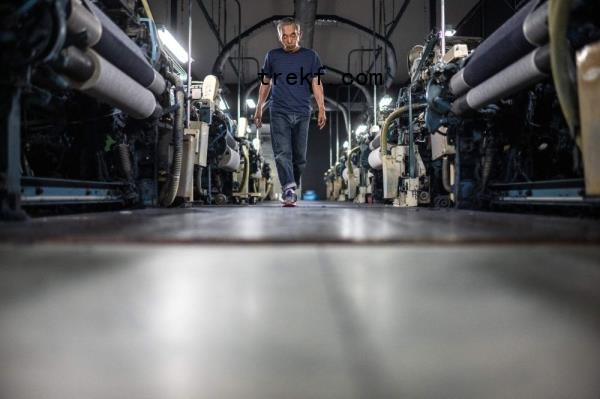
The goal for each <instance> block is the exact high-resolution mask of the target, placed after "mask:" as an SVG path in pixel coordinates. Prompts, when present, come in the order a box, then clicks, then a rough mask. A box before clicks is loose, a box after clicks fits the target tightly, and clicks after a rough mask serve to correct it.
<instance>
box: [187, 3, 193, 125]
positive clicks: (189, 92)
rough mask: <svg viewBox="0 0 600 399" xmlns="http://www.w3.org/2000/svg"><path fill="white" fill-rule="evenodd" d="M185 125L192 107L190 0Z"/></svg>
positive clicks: (188, 120)
mask: <svg viewBox="0 0 600 399" xmlns="http://www.w3.org/2000/svg"><path fill="white" fill-rule="evenodd" d="M186 98H187V101H186V112H187V114H186V119H185V127H187V128H189V127H190V116H191V108H192V0H188V65H187V95H186Z"/></svg>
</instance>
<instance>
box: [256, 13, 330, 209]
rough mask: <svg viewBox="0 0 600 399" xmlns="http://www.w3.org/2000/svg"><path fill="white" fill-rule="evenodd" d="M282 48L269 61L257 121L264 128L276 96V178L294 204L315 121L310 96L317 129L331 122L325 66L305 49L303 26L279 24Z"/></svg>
mask: <svg viewBox="0 0 600 399" xmlns="http://www.w3.org/2000/svg"><path fill="white" fill-rule="evenodd" d="M277 33H278V34H279V42H280V43H281V46H282V48H277V49H273V50H271V51H269V52H268V53H267V56H266V57H265V64H264V66H263V69H262V73H259V76H260V78H261V85H260V89H259V91H258V101H257V105H256V113H255V114H254V123H255V124H256V127H261V125H262V109H263V106H264V104H265V101H266V99H267V96H268V95H269V92H270V91H272V93H271V109H270V110H271V143H272V144H273V152H274V154H275V164H276V166H277V174H278V175H279V181H280V182H281V187H282V189H283V194H282V200H283V206H295V205H296V201H297V196H296V188H297V187H298V186H299V185H300V177H301V176H302V172H303V171H304V167H305V166H306V145H307V140H308V127H309V122H310V115H311V111H312V107H311V94H310V88H311V87H312V91H313V94H314V96H315V100H316V102H317V106H318V115H317V126H318V127H319V129H323V127H324V126H325V123H326V117H325V104H324V95H323V85H322V83H321V76H322V75H323V69H324V68H323V67H322V65H321V60H320V59H319V56H318V54H317V53H316V52H315V51H314V50H311V49H307V48H303V47H300V45H299V42H300V38H301V35H302V33H301V32H300V24H298V22H297V21H296V20H295V19H293V18H285V19H283V20H282V21H281V22H279V24H277Z"/></svg>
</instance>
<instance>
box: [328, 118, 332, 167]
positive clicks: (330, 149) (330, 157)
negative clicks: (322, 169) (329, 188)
mask: <svg viewBox="0 0 600 399" xmlns="http://www.w3.org/2000/svg"><path fill="white" fill-rule="evenodd" d="M327 119H328V120H331V112H329V115H327ZM331 134H332V128H331V122H330V123H329V166H331V165H332V163H333V145H332V144H331Z"/></svg>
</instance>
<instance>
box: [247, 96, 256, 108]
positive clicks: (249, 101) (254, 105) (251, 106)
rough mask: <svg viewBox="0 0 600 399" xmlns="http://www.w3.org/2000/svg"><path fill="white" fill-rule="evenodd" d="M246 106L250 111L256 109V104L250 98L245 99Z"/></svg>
mask: <svg viewBox="0 0 600 399" xmlns="http://www.w3.org/2000/svg"><path fill="white" fill-rule="evenodd" d="M246 105H247V106H248V108H250V109H254V108H256V103H255V102H254V100H253V99H251V98H247V99H246Z"/></svg>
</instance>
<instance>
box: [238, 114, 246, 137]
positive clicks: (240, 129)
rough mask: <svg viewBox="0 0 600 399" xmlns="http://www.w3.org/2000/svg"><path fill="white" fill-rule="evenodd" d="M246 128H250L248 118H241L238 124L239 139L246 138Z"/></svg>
mask: <svg viewBox="0 0 600 399" xmlns="http://www.w3.org/2000/svg"><path fill="white" fill-rule="evenodd" d="M246 128H248V118H246V117H243V116H242V117H240V118H238V123H237V137H246Z"/></svg>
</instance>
